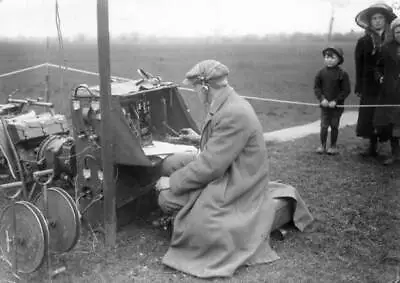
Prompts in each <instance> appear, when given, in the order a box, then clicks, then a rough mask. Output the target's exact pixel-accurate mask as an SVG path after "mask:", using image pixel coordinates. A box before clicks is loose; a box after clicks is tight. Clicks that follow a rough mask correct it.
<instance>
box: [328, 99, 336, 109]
mask: <svg viewBox="0 0 400 283" xmlns="http://www.w3.org/2000/svg"><path fill="white" fill-rule="evenodd" d="M328 106H329V108H335V107H336V101H334V100H332V101H329V104H328Z"/></svg>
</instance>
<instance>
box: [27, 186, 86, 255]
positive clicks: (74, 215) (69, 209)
mask: <svg viewBox="0 0 400 283" xmlns="http://www.w3.org/2000/svg"><path fill="white" fill-rule="evenodd" d="M34 204H35V205H36V206H37V207H38V208H39V209H40V210H41V211H42V212H44V198H43V193H41V194H39V195H38V197H37V198H36V199H35V200H34ZM47 216H48V219H47V223H48V227H49V231H50V251H52V252H58V253H63V252H67V251H69V250H71V249H72V248H73V247H74V246H75V245H76V243H77V242H78V239H79V234H80V217H79V211H78V209H77V207H76V205H75V202H74V201H73V199H72V197H71V196H70V195H68V193H67V192H65V191H64V190H63V189H61V188H57V187H53V188H48V189H47Z"/></svg>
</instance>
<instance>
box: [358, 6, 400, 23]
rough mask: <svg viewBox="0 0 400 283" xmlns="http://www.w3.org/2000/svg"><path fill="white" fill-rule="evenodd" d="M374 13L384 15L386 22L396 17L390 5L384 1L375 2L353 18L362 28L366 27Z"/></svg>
mask: <svg viewBox="0 0 400 283" xmlns="http://www.w3.org/2000/svg"><path fill="white" fill-rule="evenodd" d="M376 13H380V14H382V15H384V16H385V18H386V22H387V23H388V24H390V23H391V22H392V21H393V20H394V19H395V18H397V16H396V14H395V13H394V12H393V8H392V7H390V6H389V5H387V4H385V3H376V4H373V5H371V6H369V7H368V8H366V9H364V10H362V11H361V12H360V13H358V14H357V16H356V18H355V20H356V23H357V25H358V26H360V27H361V28H363V29H366V28H368V27H369V26H370V25H371V24H370V21H371V17H372V16H373V15H374V14H376Z"/></svg>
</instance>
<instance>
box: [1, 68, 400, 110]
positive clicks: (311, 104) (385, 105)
mask: <svg viewBox="0 0 400 283" xmlns="http://www.w3.org/2000/svg"><path fill="white" fill-rule="evenodd" d="M42 67H52V68H63V69H64V70H68V71H71V72H77V73H81V74H86V75H92V76H99V73H96V72H91V71H87V70H82V69H76V68H71V67H68V68H67V67H66V66H61V65H55V64H52V63H47V62H46V63H43V64H40V65H36V66H32V67H28V68H25V69H21V70H16V71H13V72H9V73H6V74H1V75H0V78H5V77H9V76H12V75H15V74H19V73H22V72H26V71H31V70H34V69H38V68H42ZM111 79H115V80H122V81H132V79H129V78H124V77H118V76H111ZM178 88H179V89H181V90H186V91H190V92H195V90H193V89H191V88H186V87H178ZM242 97H243V98H246V99H249V100H258V101H266V102H276V103H284V104H292V105H304V106H314V107H320V104H319V103H310V102H302V101H293V100H281V99H273V98H263V97H254V96H242ZM336 107H338V108H378V107H400V104H381V105H380V104H369V105H358V104H347V105H337V106H336Z"/></svg>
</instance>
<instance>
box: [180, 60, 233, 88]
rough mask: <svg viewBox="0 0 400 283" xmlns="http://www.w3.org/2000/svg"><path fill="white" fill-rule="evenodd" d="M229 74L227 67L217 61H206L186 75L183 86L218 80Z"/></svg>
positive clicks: (195, 66)
mask: <svg viewBox="0 0 400 283" xmlns="http://www.w3.org/2000/svg"><path fill="white" fill-rule="evenodd" d="M228 74H229V69H228V67H227V66H225V65H224V64H222V63H221V62H219V61H216V60H204V61H201V62H199V63H197V64H196V65H194V66H193V67H192V68H191V69H190V70H189V71H188V72H187V73H186V75H185V77H186V78H185V79H184V80H183V82H182V84H184V85H189V84H191V85H194V84H198V83H203V82H204V83H207V82H209V81H212V80H217V79H220V78H222V77H225V76H227V75H228Z"/></svg>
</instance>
